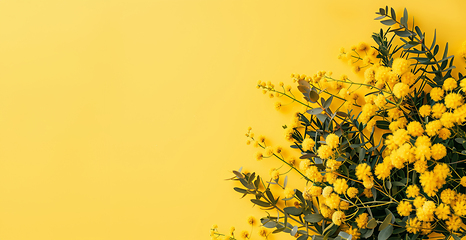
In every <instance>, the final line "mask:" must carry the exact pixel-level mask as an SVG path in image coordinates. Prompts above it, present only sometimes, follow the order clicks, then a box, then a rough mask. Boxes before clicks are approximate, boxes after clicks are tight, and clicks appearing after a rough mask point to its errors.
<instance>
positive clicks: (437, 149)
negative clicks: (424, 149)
mask: <svg viewBox="0 0 466 240" xmlns="http://www.w3.org/2000/svg"><path fill="white" fill-rule="evenodd" d="M430 151H431V153H432V158H433V159H435V160H440V159H442V158H443V157H445V156H446V155H447V148H446V147H445V146H444V145H443V144H441V143H436V144H434V145H432V148H431V149H430Z"/></svg>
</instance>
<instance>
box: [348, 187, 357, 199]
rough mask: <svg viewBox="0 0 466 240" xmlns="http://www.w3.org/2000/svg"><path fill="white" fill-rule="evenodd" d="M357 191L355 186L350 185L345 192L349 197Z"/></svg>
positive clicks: (355, 194) (354, 195)
mask: <svg viewBox="0 0 466 240" xmlns="http://www.w3.org/2000/svg"><path fill="white" fill-rule="evenodd" d="M358 193H359V190H358V189H357V188H355V187H350V188H348V190H346V194H347V195H348V197H349V198H355V197H356V196H357V195H358Z"/></svg>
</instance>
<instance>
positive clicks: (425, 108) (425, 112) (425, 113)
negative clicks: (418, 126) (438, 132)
mask: <svg viewBox="0 0 466 240" xmlns="http://www.w3.org/2000/svg"><path fill="white" fill-rule="evenodd" d="M431 111H432V108H431V107H430V106H429V105H422V106H421V107H420V108H419V115H421V116H422V117H427V116H429V115H430V112H431Z"/></svg>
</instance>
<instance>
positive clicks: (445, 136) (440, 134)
mask: <svg viewBox="0 0 466 240" xmlns="http://www.w3.org/2000/svg"><path fill="white" fill-rule="evenodd" d="M450 136H451V132H450V130H448V129H447V128H442V129H440V131H439V132H438V137H439V138H441V139H442V140H447V139H448V138H449V137H450Z"/></svg>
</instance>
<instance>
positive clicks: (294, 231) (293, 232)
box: [290, 226, 298, 236]
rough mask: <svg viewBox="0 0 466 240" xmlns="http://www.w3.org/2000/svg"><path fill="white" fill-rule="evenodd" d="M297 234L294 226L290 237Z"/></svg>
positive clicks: (296, 228)
mask: <svg viewBox="0 0 466 240" xmlns="http://www.w3.org/2000/svg"><path fill="white" fill-rule="evenodd" d="M297 232H298V226H294V227H293V229H291V232H290V235H291V236H294V235H296V233H297Z"/></svg>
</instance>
